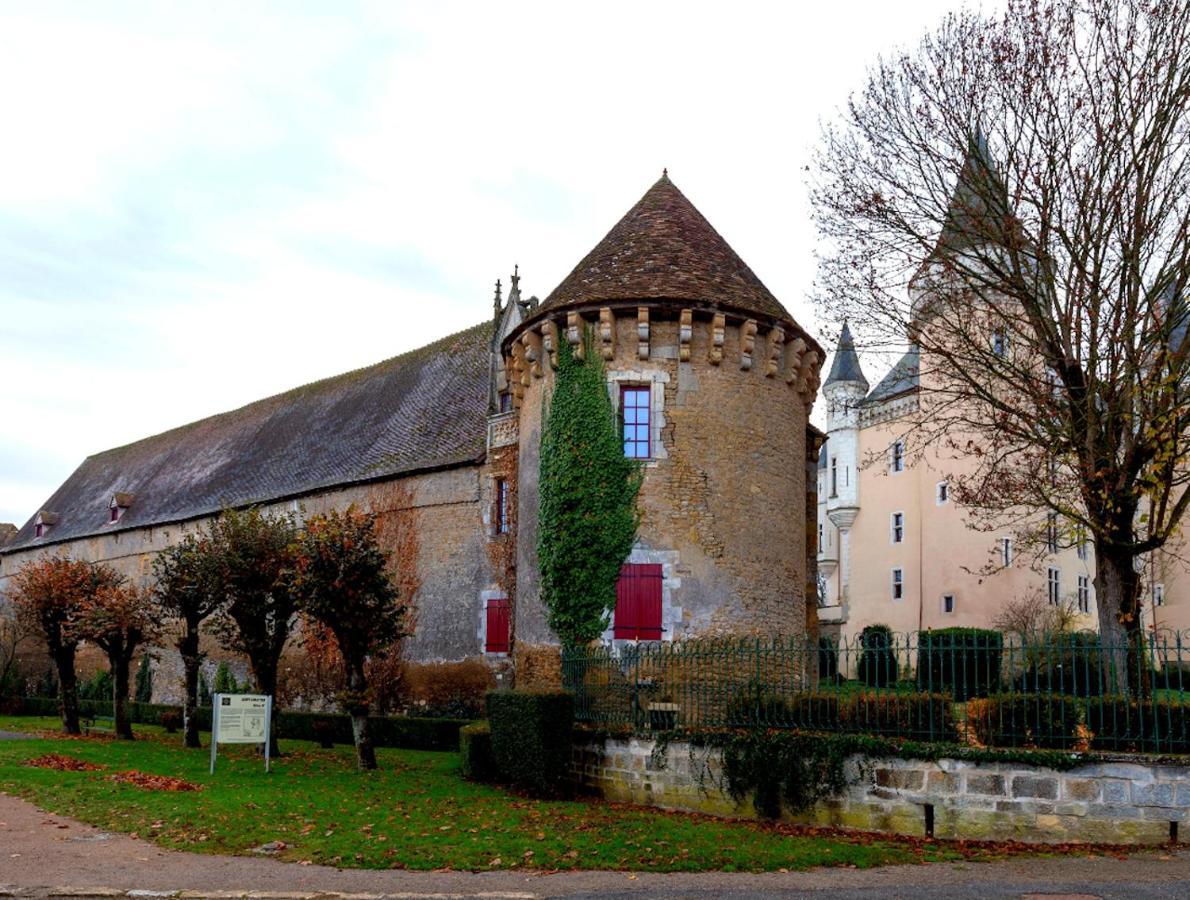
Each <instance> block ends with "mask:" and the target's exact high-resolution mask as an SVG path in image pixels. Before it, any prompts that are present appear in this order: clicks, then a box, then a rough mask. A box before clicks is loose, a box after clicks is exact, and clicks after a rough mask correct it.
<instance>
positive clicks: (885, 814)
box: [575, 739, 1190, 844]
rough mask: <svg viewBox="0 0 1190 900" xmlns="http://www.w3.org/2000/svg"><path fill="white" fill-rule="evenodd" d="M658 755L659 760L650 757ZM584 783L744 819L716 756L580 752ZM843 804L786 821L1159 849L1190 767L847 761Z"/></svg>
mask: <svg viewBox="0 0 1190 900" xmlns="http://www.w3.org/2000/svg"><path fill="white" fill-rule="evenodd" d="M658 757H660V758H658ZM575 768H576V771H577V773H578V774H579V777H580V778H581V780H582V782H583V784H585V785H586V786H587V787H590V788H593V789H595V790H597V791H599V792H600V793H601V794H602V795H603V796H604V797H605V798H607V799H609V800H619V801H626V802H632V803H642V804H647V805H650V806H657V807H661V808H663V809H678V810H690V811H694V812H704V813H710V814H712V815H719V816H737V817H746V818H752V817H754V816H755V812H754V811H753V809H752V804H751V802H750V801H744V803H742V804H737V803H736V802H735V801H733V800H732V799H731V797H730V796H729V795H728V794H727V792H726V790H725V787H724V785H723V783H722V767H721V762H720V758H719V755H718V752H717V751H712V750H706V749H703V748H692V747H691V745H690V744H688V743H685V742H674V743H671V744H669V745H668V746H667V747H666V748H665V750H664V752H663V753H660V754H654V744H653V742H652V741H650V740H636V739H632V740H607V741H604V742H599V743H586V744H580V745H579V746H578V747H577V748H576V750H575ZM847 773H848V780H849V783H850V787H849V788H848V789H847V791H846V792H845V793H844V795H843V796H842V797H838V798H835V799H831V800H827V801H823V802H820V803H818V804H817V805H816V806H815V807H813V808H812V809H809V810H806V811H804V812H802V813H798V814H789V815H787V816H786V818H787V819H788V820H789V821H794V822H805V823H809V824H816V825H833V826H839V827H843V828H857V829H862V830H865V831H883V832H895V833H899V834H909V835H917V836H924V835H925V834H926V833H927V824H926V823H927V812H928V810H931V809H932V817H933V834H934V836H935V837H939V838H967V839H985V840H1019V841H1031V842H1059V841H1087V842H1096V843H1121V844H1124V843H1130V844H1142V843H1159V842H1165V841H1168V840H1169V839H1170V835H1171V823H1177V822H1183V821H1187V822H1190V766H1183V765H1156V764H1147V763H1145V762H1143V761H1136V760H1135V759H1130V760H1127V761H1124V760H1119V761H1117V760H1113V761H1098V760H1097V761H1093V762H1092V761H1089V762H1088V763H1087V764H1085V765H1080V766H1078V767H1077V768H1074V769H1071V770H1069V771H1062V772H1059V771H1056V770H1054V769H1046V768H1039V767H1030V766H1025V765H1021V764H1016V763H1013V764H1004V763H996V764H992V763H973V762H964V761H960V760H951V759H942V760H938V761H936V762H924V761H915V760H901V759H866V758H861V757H852V758H851V759H849V760H848V761H847Z"/></svg>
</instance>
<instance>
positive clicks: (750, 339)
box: [740, 319, 756, 371]
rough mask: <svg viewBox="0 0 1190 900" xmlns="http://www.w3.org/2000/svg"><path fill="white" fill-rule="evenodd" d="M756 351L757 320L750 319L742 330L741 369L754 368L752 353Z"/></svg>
mask: <svg viewBox="0 0 1190 900" xmlns="http://www.w3.org/2000/svg"><path fill="white" fill-rule="evenodd" d="M755 349H756V320H755V319H748V320H747V321H746V322H745V323H744V324H743V326H742V327H741V328H740V368H741V369H743V370H744V371H747V370H749V369H751V368H752V351H753V350H755Z"/></svg>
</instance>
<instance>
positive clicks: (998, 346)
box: [992, 328, 1008, 359]
mask: <svg viewBox="0 0 1190 900" xmlns="http://www.w3.org/2000/svg"><path fill="white" fill-rule="evenodd" d="M992 353H994V354H995V355H996V356H998V357H999V358H1000V359H1003V358H1004V357H1006V356H1007V355H1008V335H1007V334H1005V333H1004V331H1003V329H1000V328H997V329H996V330H995V331H993V332H992Z"/></svg>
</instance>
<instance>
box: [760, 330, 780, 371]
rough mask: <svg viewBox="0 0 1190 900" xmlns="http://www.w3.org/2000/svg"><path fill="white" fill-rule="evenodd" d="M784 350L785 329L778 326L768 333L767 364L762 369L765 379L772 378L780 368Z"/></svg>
mask: <svg viewBox="0 0 1190 900" xmlns="http://www.w3.org/2000/svg"><path fill="white" fill-rule="evenodd" d="M784 350H785V329H784V328H782V327H780V326H779V325H778V326H776V327H774V328H772V329H771V330H770V331H769V350H768V362H767V363H766V364H765V367H764V375H765V377H766V378H772V377H773V376H774V375H776V374H777V370H778V369H779V368H780V367H781V354H782V353H783V352H784Z"/></svg>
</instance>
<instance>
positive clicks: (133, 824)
mask: <svg viewBox="0 0 1190 900" xmlns="http://www.w3.org/2000/svg"><path fill="white" fill-rule="evenodd" d="M56 728H57V722H56V721H55V720H53V719H34V718H3V717H0V730H4V729H6V730H10V731H36V732H38V734H39V736H38V738H37V739H36V740H29V741H4V742H0V791H2V792H6V793H10V794H13V795H16V796H20V797H25V798H27V799H29V800H31V801H32V802H34V803H36V804H37V805H38V806H40V807H42V808H43V809H46V810H49V811H51V812H54V813H57V814H60V815H68V816H73V817H74V818H77V819H81V820H82V821H84V822H88V823H90V824H92V825H96V826H98V827H100V828H104V829H107V830H110V831H122V832H134V833H135V834H137V835H139V836H140V837H142V838H147V839H149V840H152V841H154V842H155V843H157V844H160V845H161V846H163V847H171V848H176V849H185V850H192V851H198V852H203V853H247V852H250V851H251V849H252V848H254V847H257V846H259V845H261V844H264V843H266V842H269V841H283V842H284V843H285V844H286V848H285V849H284V850H282V851H281V852H280V853H279V854H277V855H278V856H280V858H282V859H289V860H309V861H311V862H315V863H326V864H332V865H340V866H359V867H368V868H393V867H396V868H409V869H438V868H448V867H449V868H455V869H493V868H508V867H513V866H525V867H533V868H539V869H547V870H548V869H636V870H642V871H661V872H668V871H704V870H727V871H732V870H739V871H763V870H778V869H789V870H794V869H807V868H811V867H814V866H830V865H849V866H857V867H870V866H879V865H887V864H892V863H907V862H920V861H933V860H945V859H957V858H960V853H959V851H958V849H956V848H955V847H953V846H950V845H945V844H942V845H935V844H922V843H920V842H919V843H913V842H900V843H895V842H888V841H873V840H871V839H870V838H866V837H863V836H859V837H856V838H843V837H838V836H836V835H826V836H823V835H807V834H791V833H789V832H790V829H784V830H782V829H781V828H778V827H773V826H764V825H759V824H752V823H744V822H725V821H720V820H716V819H712V818H708V817H702V816H694V815H687V814H671V813H665V812H661V811H657V810H651V809H644V808H639V807H631V806H622V805H615V804H607V803H603V802H600V801H594V800H583V801H574V802H544V801H537V800H528V799H524V798H521V797H517V796H514V795H511V794H509V793H507V792H505V791H503V790H501V789H499V788H495V787H489V786H486V785H477V784H472V783H470V782H466V781H463V780H462V778H460V776H459V773H458V766H459V757H458V754H455V753H431V752H424V751H415V750H379V751H378V755H379V761H380V765H381V769H380V771H378V772H371V773H359V772H357V771H356V770H355V768H354V755H353V751H352V748H350V747H337V748H335V749H334V750H322V749H319V748H318V747H317V745H315V744H311V743H306V742H302V741H285V742H283V743H282V750H283V752H284V753H285V756H284V757H283V758H282V759H280V760H278V761H276V762H275V763H274V769H273V772H272V774H271V775H265V773H264V771H263V765H262V762H261V760H260V759H259V758H258V757H257V756H256V755H255V753H254V752H253V750H252V749H250V748H246V747H233V748H230V749H229V750H227V751H226V752H225V750H224V748H221V749H220V757H219V766H218V769H217V771H216V774H215V775H214V777H212V776H210V775H209V774H208V771H207V770H208V765H209V758H210V757H209V753H208V751H207V750H205V749H204V750H183V749H182V747H181V744H180V736H178V735H170V736H167V735H165V734H164V733H163V732H162V731H161V730H160V729H157V728H152V727H148V726H139V727H138V728H137V734H138V736H139V737H140V738H141V739H140V740H137V741H136V742H134V743H129V742H122V741H114V740H110V739H107V738H95V737H92V738H83V739H68V738H64V737H60V736H55V735H53V734H51V733H50V732H52V731H54V730H56ZM205 739H206V736H205V735H204V740H205ZM47 753H58V754H62V755H65V756H70V757H73V758H76V759H80V760H85V761H87V762H90V763H94V764H98V765H100V766H103V769H101V770H99V771H89V772H63V771H58V770H53V769H42V768H35V767H32V766H29V765H27V761H28V760H30V759H34V758H36V757H39V756H42V755H43V754H47ZM129 769H136V770H139V771H141V772H146V773H150V774H153V775H168V776H172V777H175V778H181V779H184V780H185V781H189V782H192V783H194V784H197V785H200V786H201V789H200V790H198V791H193V792H165V791H154V790H146V789H144V788H141V787H137V786H134V785H131V784H126V783H117V782H113V781H112V780H111V779H110V777H109V776H111V775H112V774H114V773H116V772H121V771H126V770H129ZM988 855H990V854H988ZM967 858H971V854H970V853H968V854H967Z"/></svg>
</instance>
